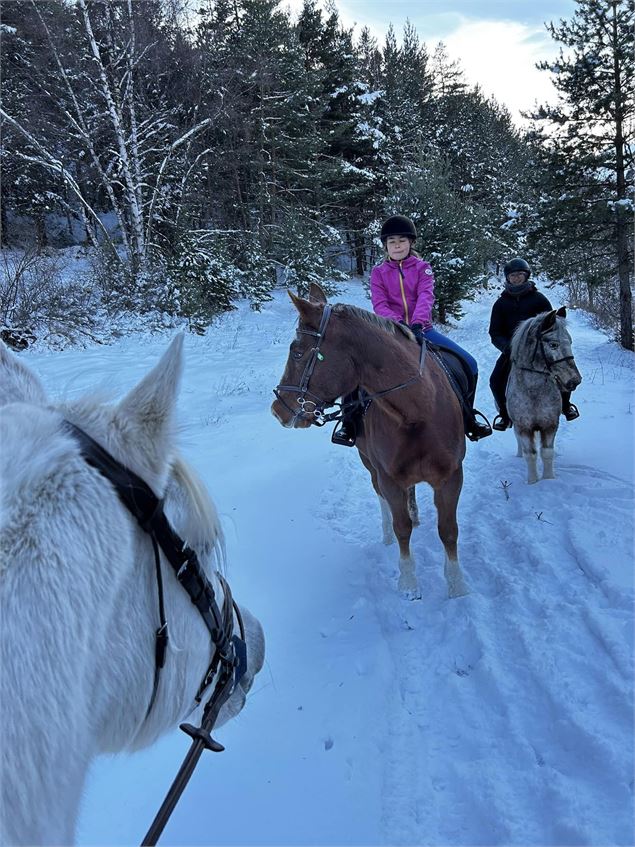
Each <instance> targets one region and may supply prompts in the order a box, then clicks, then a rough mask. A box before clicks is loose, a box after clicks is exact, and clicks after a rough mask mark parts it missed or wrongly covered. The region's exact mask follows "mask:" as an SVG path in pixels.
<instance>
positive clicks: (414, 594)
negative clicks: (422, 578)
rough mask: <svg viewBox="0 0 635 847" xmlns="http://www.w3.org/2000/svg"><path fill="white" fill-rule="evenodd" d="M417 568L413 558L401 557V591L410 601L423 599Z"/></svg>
mask: <svg viewBox="0 0 635 847" xmlns="http://www.w3.org/2000/svg"><path fill="white" fill-rule="evenodd" d="M415 567H416V563H415V560H414V558H413V557H412V556H401V557H400V558H399V590H400V591H402V592H403V593H404V594H405V596H406V598H407V599H408V600H419V599H420V598H421V592H420V591H419V585H418V583H417V575H416V573H415Z"/></svg>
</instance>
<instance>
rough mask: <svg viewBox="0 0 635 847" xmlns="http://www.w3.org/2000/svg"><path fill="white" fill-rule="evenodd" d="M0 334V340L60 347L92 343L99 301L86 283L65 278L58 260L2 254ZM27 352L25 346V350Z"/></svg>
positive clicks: (34, 253) (30, 253) (27, 253)
mask: <svg viewBox="0 0 635 847" xmlns="http://www.w3.org/2000/svg"><path fill="white" fill-rule="evenodd" d="M1 256H2V258H1V259H0V330H2V331H3V332H4V333H5V337H16V338H22V339H24V340H25V341H27V340H28V342H29V343H30V342H32V341H35V340H36V339H40V340H43V341H44V342H45V343H47V344H48V345H50V346H57V347H63V346H65V345H66V344H73V343H75V342H77V341H79V340H81V339H82V338H93V337H94V331H95V328H96V325H97V322H96V317H95V311H96V306H97V304H98V297H96V295H95V291H94V290H93V287H92V285H91V284H90V281H89V280H87V279H86V278H84V277H82V276H80V275H77V274H75V275H68V274H66V273H65V272H64V263H63V259H62V257H61V255H59V254H55V255H45V254H44V253H41V252H38V251H36V250H35V249H31V250H26V251H7V250H3V251H2V253H1ZM25 346H26V345H25Z"/></svg>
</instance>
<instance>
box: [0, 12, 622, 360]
mask: <svg viewBox="0 0 635 847" xmlns="http://www.w3.org/2000/svg"><path fill="white" fill-rule="evenodd" d="M1 6H2V9H1V16H2V17H1V25H0V37H1V43H0V57H1V69H0V70H1V86H2V88H1V93H2V105H1V111H0V116H1V119H2V153H1V165H2V180H1V191H2V194H1V206H2V215H1V239H2V248H3V249H2V251H1V252H2V256H3V258H2V259H1V260H0V323H1V324H2V328H3V329H4V330H5V331H6V332H9V333H10V332H18V333H22V334H23V337H24V338H26V339H28V337H29V333H34V334H37V332H38V331H39V330H38V327H39V326H41V325H42V324H46V322H47V321H48V322H49V325H50V322H51V321H52V320H54V322H55V326H56V327H57V330H56V331H57V332H58V334H60V336H64V337H66V338H69V339H73V338H75V337H77V336H78V335H81V334H82V333H90V327H91V321H94V320H96V314H97V312H98V311H99V310H102V309H105V310H106V311H107V312H110V313H112V314H114V312H118V313H120V314H121V313H123V312H128V313H130V312H134V313H135V314H142V313H143V314H150V313H152V314H154V315H157V314H161V315H172V316H180V317H184V318H187V319H188V320H189V321H190V325H191V327H192V328H194V329H196V328H198V327H202V326H205V325H206V324H207V323H209V320H210V319H211V317H213V316H214V315H216V314H218V313H219V312H222V311H224V310H227V309H229V308H231V304H232V301H234V300H235V299H236V298H240V297H244V298H247V299H249V301H250V302H251V303H252V305H253V307H254V308H256V309H257V308H258V305H259V304H260V303H262V302H263V301H264V300H266V299H267V298H268V296H269V293H270V292H271V291H272V289H273V288H274V287H276V286H281V285H284V286H286V287H289V288H293V289H297V290H299V291H300V292H303V291H306V289H307V287H308V285H309V284H310V283H311V282H312V281H316V282H319V283H320V284H322V285H324V286H325V287H326V288H327V289H329V287H330V290H334V289H336V286H337V282H338V280H339V279H343V278H345V277H347V276H350V275H361V276H364V275H367V273H368V272H369V270H370V268H371V267H372V266H373V264H375V262H376V261H377V260H378V259H379V258H380V257H381V252H382V251H381V244H380V242H379V240H378V234H379V228H380V226H381V222H382V220H383V219H384V218H385V217H386V216H387V215H390V214H392V213H395V212H398V213H401V214H405V215H407V216H409V217H410V218H412V219H413V221H414V222H415V223H416V226H417V229H418V233H419V244H421V245H422V246H423V248H424V249H425V258H426V259H428V260H429V261H430V262H431V263H432V265H433V268H434V272H435V278H436V285H437V291H436V295H437V302H436V309H437V314H436V318H437V319H438V320H439V321H440V322H444V321H446V320H447V319H449V318H454V319H456V318H460V316H461V305H460V304H461V301H462V300H465V299H466V298H468V299H469V297H470V296H472V295H473V294H474V293H475V292H477V291H478V290H479V287H480V286H481V285H483V284H485V280H486V279H487V277H488V275H489V274H490V273H491V272H492V270H493V271H494V272H496V269H497V267H500V266H501V263H504V262H505V261H506V260H507V259H508V258H509V257H511V256H516V255H521V256H524V257H526V258H527V260H528V261H529V262H530V263H531V264H532V267H533V268H535V272H536V273H543V274H544V275H545V277H546V278H547V279H549V280H552V281H554V282H561V283H563V284H565V285H566V286H568V288H569V298H570V302H571V303H572V304H573V305H579V306H580V307H583V308H585V309H588V310H589V311H591V312H593V313H594V314H595V315H596V316H597V320H598V321H599V322H600V323H601V324H602V325H604V326H606V327H609V328H610V329H611V331H612V332H613V334H614V337H615V338H616V339H618V340H619V341H620V343H621V344H622V346H623V347H625V348H627V349H633V324H632V315H633V308H632V294H631V292H632V284H633V244H632V224H633V200H632V190H633V176H634V174H635V164H634V160H633V154H634V146H633V145H634V138H633V132H634V129H635V122H634V112H635V102H634V86H633V81H634V79H633V77H634V74H633V61H634V59H633V22H634V18H635V3H634V0H576V4H575V13H574V14H573V16H572V17H571V18H570V19H568V20H557V21H546V22H545V25H546V26H547V29H548V31H549V34H550V36H551V37H552V38H553V40H554V41H555V42H556V43H557V45H558V47H559V48H560V51H559V55H558V58H556V59H554V60H552V61H550V62H543V63H542V64H541V68H542V72H543V73H544V74H546V75H550V77H551V78H552V79H553V82H554V85H555V87H556V89H557V92H558V95H559V96H558V100H557V103H556V105H553V104H552V105H546V104H545V105H542V106H537V107H536V109H535V110H534V112H532V114H527V115H525V121H524V123H523V125H522V126H520V125H519V124H518V123H515V122H514V120H513V119H512V116H511V115H510V113H509V111H508V110H507V108H506V107H505V106H503V105H501V104H500V103H498V102H496V101H495V100H493V99H491V98H489V97H488V96H486V95H485V94H484V93H483V91H481V90H480V89H479V87H478V86H475V85H474V84H473V83H471V82H470V80H469V79H467V78H466V75H465V73H464V71H463V70H462V68H461V65H460V64H459V63H458V62H456V61H454V60H452V59H451V58H450V56H449V54H448V51H447V49H446V47H445V46H444V44H443V43H438V44H437V45H436V46H435V45H434V44H432V45H431V44H430V43H429V40H428V38H427V35H426V33H425V32H417V31H416V29H415V28H414V27H413V26H412V25H411V24H409V23H406V25H405V26H404V27H403V29H402V30H401V31H396V30H395V29H394V28H393V27H391V28H389V30H388V32H387V35H386V37H385V40H384V41H383V43H379V42H378V40H377V38H375V37H374V36H373V35H372V34H371V32H370V30H369V29H368V28H364V27H363V26H356V27H355V28H353V29H347V27H346V26H345V25H344V24H343V23H342V21H341V19H340V16H339V14H338V9H337V4H336V3H330V4H322V3H318V2H316V0H304V5H303V8H302V9H301V11H299V12H297V13H292V12H291V11H290V10H288V9H287V10H285V9H284V4H279V3H277V2H276V0H197V2H194V3H192V2H185V0H109V2H104V0H46V2H41V0H22V2H2V4H1ZM70 249H72V250H75V251H76V252H77V254H78V255H79V254H80V252H81V255H82V257H83V265H82V267H83V268H84V271H83V273H81V274H78V275H77V276H76V277H74V278H73V277H69V276H68V275H65V276H64V277H63V279H59V278H57V277H56V268H55V262H56V259H55V256H56V255H57V254H58V253H59V252H60V251H64V250H65V251H68V250H70ZM58 276H59V275H58ZM25 343H26V342H25Z"/></svg>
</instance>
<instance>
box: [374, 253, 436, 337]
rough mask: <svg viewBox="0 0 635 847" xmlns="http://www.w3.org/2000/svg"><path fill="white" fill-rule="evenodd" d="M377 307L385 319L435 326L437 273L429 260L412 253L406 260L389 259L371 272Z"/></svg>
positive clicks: (375, 309)
mask: <svg viewBox="0 0 635 847" xmlns="http://www.w3.org/2000/svg"><path fill="white" fill-rule="evenodd" d="M370 298H371V300H372V302H373V310H374V311H375V312H376V313H377V314H378V315H381V316H382V317H384V318H392V319H393V320H395V321H405V322H406V323H407V324H417V323H419V324H423V328H424V329H427V328H428V327H430V326H432V306H433V304H434V274H433V272H432V268H431V267H430V265H429V263H428V262H424V261H423V260H422V259H418V258H417V257H416V256H408V258H407V259H404V260H403V261H402V262H393V261H392V259H387V260H386V261H385V262H382V263H381V265H377V266H376V267H374V268H373V270H372V271H371V274H370Z"/></svg>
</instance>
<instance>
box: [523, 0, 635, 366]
mask: <svg viewBox="0 0 635 847" xmlns="http://www.w3.org/2000/svg"><path fill="white" fill-rule="evenodd" d="M634 18H635V3H634V2H633V0H608V2H606V0H577V8H576V11H575V14H574V16H573V18H572V19H571V20H570V21H560V24H559V25H554V24H550V25H549V27H548V29H549V32H550V33H551V35H552V37H553V38H554V39H555V40H556V41H558V42H560V43H561V44H563V45H565V47H566V48H568V50H567V52H566V53H564V52H563V50H562V48H561V51H560V55H559V57H558V58H557V59H556V60H554V61H552V62H542V63H540V65H539V67H540V68H542V69H543V70H548V71H550V72H551V73H552V74H553V83H554V85H555V87H556V89H557V90H558V92H559V94H560V100H559V103H558V105H557V106H555V107H542V108H541V109H540V110H539V111H538V112H537V113H536V114H535V115H533V117H534V118H535V119H536V120H537V121H541V122H546V123H547V125H548V129H547V130H546V131H545V132H544V133H543V143H544V146H545V149H546V151H547V155H548V160H549V182H548V183H547V186H546V188H547V191H548V196H547V197H546V198H545V200H544V202H543V204H542V209H541V212H542V214H543V216H544V221H543V222H542V223H541V221H540V220H539V221H537V222H536V224H535V227H534V241H536V242H538V241H539V240H540V238H541V237H542V235H543V233H544V232H545V229H546V228H547V227H549V229H550V241H551V244H552V245H553V248H554V250H555V251H556V252H555V253H554V255H557V254H558V252H559V253H566V255H567V256H568V257H569V266H568V268H567V269H566V273H565V278H567V277H568V278H572V277H573V278H576V277H578V278H582V279H584V278H585V277H586V276H588V274H589V273H592V274H593V275H594V276H596V275H597V273H598V272H599V273H600V275H601V276H603V277H604V278H606V277H612V278H613V279H615V280H616V282H617V285H618V287H619V301H620V306H619V316H620V318H619V320H620V341H621V343H622V345H623V346H624V347H626V348H627V349H629V350H630V349H633V315H632V294H631V280H632V268H633V254H632V248H631V245H630V239H629V232H630V230H631V228H632V220H633V216H632V212H633V203H632V198H631V197H629V196H627V172H628V171H629V169H631V173H632V169H633V166H634V164H635V162H634V158H633V155H634V147H633V141H634V139H633V126H634V122H633V119H634V117H635V98H634V95H633V92H634V86H633V81H634V75H633V66H634V59H633V50H632V31H633V22H634ZM589 252H590V255H589ZM589 260H590V262H591V263H589ZM589 268H591V271H589Z"/></svg>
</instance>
